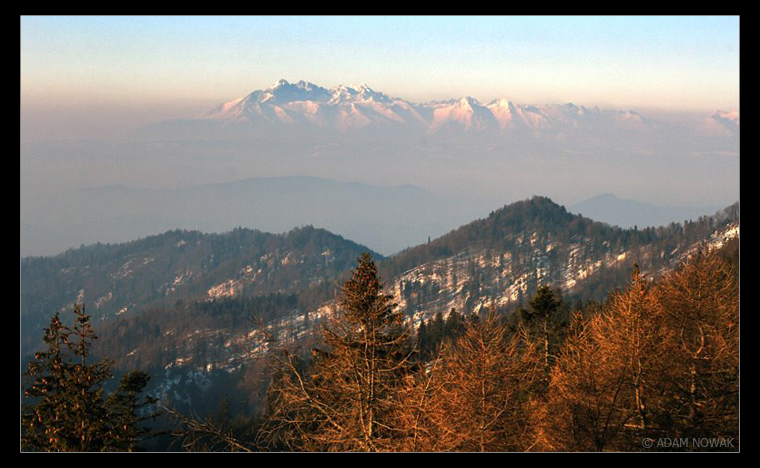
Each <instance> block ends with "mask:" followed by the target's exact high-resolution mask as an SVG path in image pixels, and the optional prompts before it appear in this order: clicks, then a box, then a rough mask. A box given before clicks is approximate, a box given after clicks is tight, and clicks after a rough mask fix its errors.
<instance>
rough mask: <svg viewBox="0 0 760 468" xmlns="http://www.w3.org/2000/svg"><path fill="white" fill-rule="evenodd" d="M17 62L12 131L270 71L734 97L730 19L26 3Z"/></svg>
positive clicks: (328, 83) (346, 80)
mask: <svg viewBox="0 0 760 468" xmlns="http://www.w3.org/2000/svg"><path fill="white" fill-rule="evenodd" d="M20 68H21V70H20V72H21V73H20V107H21V124H22V138H23V137H24V134H26V136H28V137H30V138H34V137H35V135H45V134H47V135H50V134H51V132H52V133H58V134H61V135H60V137H65V136H66V134H67V132H70V133H71V135H72V136H76V137H80V138H81V137H87V136H92V137H97V136H99V135H109V134H117V133H119V132H120V131H123V130H126V127H137V126H140V125H145V124H148V123H151V122H155V121H160V120H163V119H171V118H187V117H193V116H196V115H197V114H198V113H201V112H204V111H206V110H208V109H209V108H210V107H212V106H215V105H217V104H219V103H221V102H225V101H229V100H232V99H235V98H238V97H241V96H244V95H246V94H248V93H250V92H251V91H253V90H256V89H264V88H266V87H268V86H271V85H272V84H273V83H274V82H276V81H277V80H278V79H280V78H284V79H286V80H288V81H291V82H295V81H298V80H306V81H310V82H313V83H315V84H317V85H320V86H323V87H326V88H330V87H334V86H337V85H339V84H352V83H367V84H368V85H369V86H370V87H372V88H374V89H376V90H378V91H382V92H384V93H386V94H388V95H391V96H394V97H399V98H402V99H406V100H409V101H412V102H424V101H428V100H435V99H450V98H457V97H462V96H465V95H468V96H473V97H475V98H476V99H478V100H480V101H481V102H487V101H489V100H492V99H496V98H508V99H511V100H512V101H514V102H517V103H521V104H540V103H566V102H573V103H575V104H578V105H585V106H587V107H592V106H599V107H601V108H615V109H633V110H639V111H641V110H644V109H649V110H655V111H657V110H659V111H663V112H669V113H671V114H673V115H674V114H675V113H678V112H702V113H708V112H714V111H715V110H718V109H721V110H738V108H739V18H738V17H596V16H594V17H511V16H508V17H383V16H381V17H258V16H257V17H174V16H170V17H150V16H146V17H36V16H35V17H22V18H21V51H20ZM61 119H66V122H62V121H61ZM88 128H90V129H91V130H92V135H88V134H87V129H88Z"/></svg>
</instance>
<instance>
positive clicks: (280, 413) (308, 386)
mask: <svg viewBox="0 0 760 468" xmlns="http://www.w3.org/2000/svg"><path fill="white" fill-rule="evenodd" d="M322 338H323V342H324V344H325V345H326V349H324V350H322V349H315V350H313V356H314V362H313V367H312V368H311V369H310V372H304V371H303V369H302V368H301V366H300V365H299V362H298V359H297V358H295V357H294V356H292V355H290V354H289V353H285V354H284V358H283V360H282V369H281V370H280V371H279V372H277V374H276V375H277V379H276V381H275V383H274V384H273V387H272V391H271V392H270V398H271V399H272V400H274V401H273V403H272V405H271V407H272V412H271V413H270V415H269V426H268V427H267V428H266V429H265V431H266V432H267V433H268V438H269V439H270V440H276V441H278V442H279V443H280V444H283V445H285V446H287V447H291V448H297V449H301V450H337V451H378V450H386V449H388V448H389V447H391V446H392V443H393V439H394V438H395V437H397V435H398V431H395V430H394V429H393V428H392V426H393V422H392V419H393V405H394V401H393V396H394V393H395V389H396V388H397V387H398V386H399V385H400V382H401V381H402V378H403V375H404V374H405V371H406V368H407V367H408V365H409V356H410V351H411V350H410V349H409V348H410V346H409V343H408V341H409V340H408V338H409V334H408V332H407V330H406V328H405V325H404V321H403V316H402V315H401V313H400V312H398V310H397V309H396V304H395V303H394V302H393V298H392V296H390V295H387V294H385V293H384V292H383V283H382V282H381V280H380V278H379V276H378V273H377V267H376V266H375V263H374V262H373V260H372V257H371V256H370V255H369V254H368V253H364V254H363V255H362V256H361V257H359V261H358V266H357V267H356V269H355V270H354V272H353V275H352V277H351V279H349V280H348V281H347V282H346V283H345V284H344V285H343V287H342V289H341V294H340V297H339V299H338V310H337V311H336V312H335V313H334V314H333V315H332V316H331V317H330V319H329V323H328V324H327V325H326V326H325V327H324V329H323V332H322Z"/></svg>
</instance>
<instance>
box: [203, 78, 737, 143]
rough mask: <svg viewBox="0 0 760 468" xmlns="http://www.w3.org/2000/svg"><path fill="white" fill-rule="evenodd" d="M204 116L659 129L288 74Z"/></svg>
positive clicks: (557, 107) (447, 127)
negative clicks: (421, 97)
mask: <svg viewBox="0 0 760 468" xmlns="http://www.w3.org/2000/svg"><path fill="white" fill-rule="evenodd" d="M203 119H206V120H212V121H215V122H218V123H220V124H222V125H227V124H229V123H234V124H235V125H239V124H246V128H247V130H245V131H255V128H256V126H257V125H258V124H259V123H266V124H267V126H266V130H264V131H266V132H271V131H272V130H273V129H274V127H272V126H271V125H270V124H278V125H280V124H285V127H284V128H285V129H287V131H289V132H290V131H291V130H292V129H293V125H302V126H306V127H316V128H317V129H318V130H319V131H320V132H323V131H325V130H330V129H332V130H336V131H338V132H346V131H348V130H351V129H357V128H374V127H378V128H388V125H392V126H393V128H394V129H397V130H398V129H400V128H401V127H400V126H406V127H407V128H408V129H409V131H413V132H424V133H427V134H437V133H439V134H446V135H448V134H450V132H452V131H454V132H462V131H463V132H466V133H471V132H481V133H482V132H488V133H489V134H493V135H498V134H502V135H505V134H512V133H514V132H519V133H520V134H521V135H524V136H534V137H538V136H550V137H561V138H567V137H568V136H570V135H574V134H578V135H580V134H581V133H583V132H585V134H594V135H604V134H607V133H608V132H610V131H611V130H612V131H614V132H636V133H638V134H641V133H642V132H652V131H657V129H658V125H659V124H658V123H657V122H655V121H653V120H651V119H648V118H645V117H644V116H642V115H640V114H638V113H637V112H634V111H631V110H627V111H621V110H600V109H599V108H598V107H591V108H587V107H584V106H582V105H577V104H575V103H566V104H537V105H524V104H517V103H515V102H513V101H511V100H509V99H506V98H500V99H494V100H491V101H489V102H488V104H485V105H484V104H481V103H480V102H479V101H478V100H477V99H475V98H473V97H472V96H465V97H461V98H457V99H451V100H446V101H436V102H428V103H424V104H417V103H412V102H409V101H406V100H404V99H401V98H398V97H391V96H388V95H386V94H384V93H382V92H379V91H376V90H375V89H373V88H371V87H370V86H369V85H367V84H365V83H361V84H351V85H338V86H335V87H333V88H330V89H327V88H324V87H321V86H319V85H316V84H314V83H311V82H308V81H304V80H300V81H298V82H295V83H291V82H289V81H287V80H285V79H280V80H278V81H277V82H276V83H274V85H272V86H271V87H269V88H266V89H262V90H256V91H253V92H252V93H250V94H249V95H247V96H246V97H244V98H238V99H235V100H232V101H229V102H226V103H223V104H221V105H219V106H217V107H216V108H214V109H212V110H211V111H210V112H208V113H207V114H206V115H205V116H203ZM262 128H264V127H262ZM695 130H696V131H697V133H699V134H701V135H704V136H720V137H726V136H729V137H731V136H736V135H738V131H739V112H738V111H732V112H724V111H717V112H715V113H714V114H713V115H711V116H709V117H707V118H705V119H704V121H703V122H702V125H701V126H699V128H696V129H695ZM588 132H591V133H588Z"/></svg>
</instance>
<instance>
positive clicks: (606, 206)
mask: <svg viewBox="0 0 760 468" xmlns="http://www.w3.org/2000/svg"><path fill="white" fill-rule="evenodd" d="M719 209H720V207H719V206H705V207H662V206H656V205H652V204H649V203H642V202H638V201H634V200H626V199H621V198H618V197H616V196H615V195H613V194H611V193H607V194H603V195H598V196H596V197H593V198H589V199H588V200H584V201H582V202H579V203H576V204H574V205H570V206H569V207H568V210H569V211H571V212H573V213H578V214H581V215H583V216H586V217H588V218H591V219H594V220H596V221H601V222H604V223H608V224H611V225H614V226H620V227H622V228H633V227H640V228H645V227H647V226H665V225H668V224H670V223H674V222H675V223H682V222H684V221H687V220H696V219H697V218H699V217H700V216H710V215H712V214H714V213H715V212H716V211H718V210H719Z"/></svg>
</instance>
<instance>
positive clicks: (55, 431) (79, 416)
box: [21, 305, 154, 452]
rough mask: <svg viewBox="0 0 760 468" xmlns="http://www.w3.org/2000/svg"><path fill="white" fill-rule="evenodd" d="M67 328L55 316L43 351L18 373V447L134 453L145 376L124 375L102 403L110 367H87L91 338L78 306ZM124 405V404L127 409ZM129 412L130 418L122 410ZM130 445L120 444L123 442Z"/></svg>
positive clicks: (87, 319) (101, 363)
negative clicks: (21, 395)
mask: <svg viewBox="0 0 760 468" xmlns="http://www.w3.org/2000/svg"><path fill="white" fill-rule="evenodd" d="M74 315H75V318H74V324H73V326H72V327H68V326H66V325H64V324H63V323H62V322H61V319H60V316H59V314H58V313H56V314H55V315H53V317H52V318H51V320H50V326H49V327H47V328H46V329H45V335H44V337H43V341H44V344H45V347H46V348H45V350H43V351H40V352H37V353H35V355H34V360H33V361H31V362H30V363H29V365H28V367H27V370H26V371H25V372H24V378H25V380H26V381H27V386H26V389H25V391H24V396H25V398H26V399H27V401H29V403H27V404H25V405H23V406H22V411H21V448H22V450H28V451H50V452H63V451H66V452H97V451H106V450H116V451H122V450H134V449H135V448H136V447H137V446H136V442H137V440H138V436H139V435H141V434H144V433H146V432H144V430H142V429H137V428H136V426H135V424H136V423H137V422H138V421H139V418H137V416H136V411H138V409H140V408H143V407H144V406H145V405H147V404H148V403H151V404H152V403H153V402H154V401H153V400H150V399H148V400H145V401H144V404H142V403H134V405H132V404H131V403H129V402H136V401H137V394H138V393H139V392H140V391H142V390H143V388H144V387H145V384H146V383H147V379H148V378H149V377H147V374H145V373H143V372H137V373H130V374H128V375H127V377H125V379H123V380H122V383H121V385H120V387H119V390H118V392H117V393H116V394H114V395H112V396H110V397H109V398H108V401H106V398H105V389H104V385H105V384H106V382H107V381H108V380H109V379H110V378H111V377H112V371H111V369H112V367H113V362H112V361H111V360H109V359H103V360H100V361H97V362H89V358H90V348H91V346H92V342H93V340H95V339H96V336H95V332H94V331H93V329H92V326H91V325H90V317H89V316H88V315H87V314H86V312H85V308H84V306H79V305H76V306H75V308H74ZM128 403H129V404H128ZM127 407H129V408H130V409H131V416H129V415H128V414H127V413H128V411H127V410H126V408H127ZM125 440H129V441H130V442H128V443H126V444H124V443H123V441H125Z"/></svg>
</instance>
